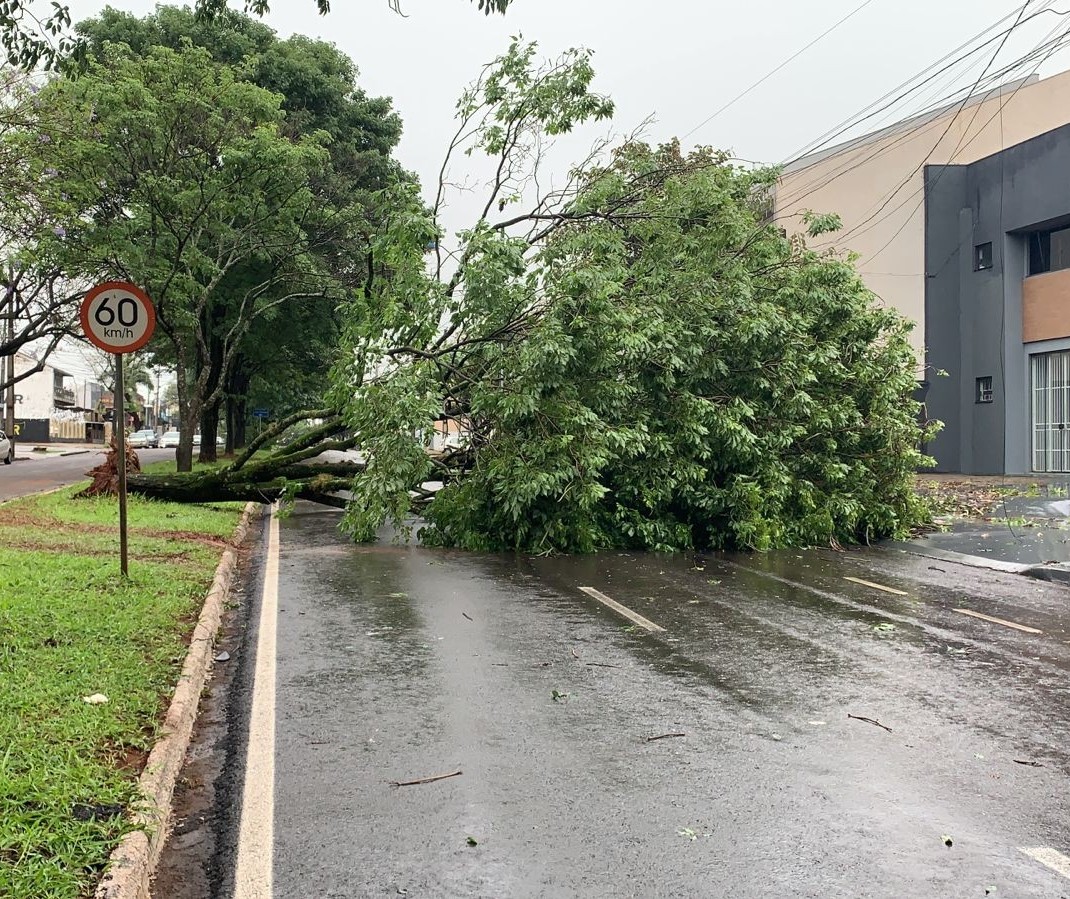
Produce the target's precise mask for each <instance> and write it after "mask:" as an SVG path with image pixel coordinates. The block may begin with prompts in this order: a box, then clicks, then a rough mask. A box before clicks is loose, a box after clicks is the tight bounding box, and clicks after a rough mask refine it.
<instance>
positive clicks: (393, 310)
mask: <svg viewBox="0 0 1070 899" xmlns="http://www.w3.org/2000/svg"><path fill="white" fill-rule="evenodd" d="M533 52H534V48H533V47H532V46H531V45H523V44H519V43H516V44H514V45H513V47H512V48H511V49H510V51H509V53H507V54H506V55H505V56H503V57H502V58H501V59H499V60H498V61H497V63H496V64H495V65H494V66H492V67H490V68H489V69H488V70H487V72H486V73H485V74H484V77H483V79H482V80H481V82H480V83H479V85H477V87H476V88H475V90H474V91H473V92H471V93H470V94H469V95H468V96H467V97H466V99H465V100H464V101H463V102H462V104H461V116H462V118H464V117H473V118H474V119H475V121H477V122H479V123H480V124H479V126H478V127H477V128H476V130H475V136H474V138H473V139H472V144H471V145H472V146H474V147H475V148H476V149H477V150H481V151H483V152H485V153H487V154H489V155H490V156H491V157H493V158H494V159H496V160H498V162H499V163H500V164H499V165H498V166H497V171H499V172H509V173H512V174H511V176H510V177H507V178H498V179H496V180H495V181H493V182H492V184H491V187H490V192H489V197H488V202H487V206H486V210H485V212H484V217H483V218H481V219H480V221H478V222H477V223H476V224H475V226H474V227H473V228H472V229H471V230H469V231H467V232H465V233H464V234H463V235H462V242H461V249H460V250H459V251H458V253H457V256H458V257H459V259H460V262H459V265H458V266H457V267H456V269H455V270H454V271H453V272H452V273H450V274H448V275H447V274H446V273H445V272H443V271H442V270H441V267H438V268H439V270H438V271H435V268H436V267H435V266H431V267H428V266H427V265H426V264H425V263H424V260H423V256H422V254H423V252H424V249H425V247H426V245H427V243H428V240H429V239H432V240H434V239H436V237H437V235H438V224H437V222H436V221H435V220H434V218H433V216H432V215H429V214H421V208H420V206H419V204H418V203H417V202H416V201H415V199H413V200H412V202H410V204H409V206H408V210H407V214H404V215H398V216H395V217H394V220H393V229H392V231H391V233H390V234H389V235H388V236H387V237H386V238H385V239H384V241H383V242H382V244H381V245H380V246H379V247H378V252H379V254H380V259H381V260H382V264H383V267H384V269H385V270H387V271H388V272H389V276H388V277H385V278H383V279H381V280H380V281H379V282H378V283H379V285H380V288H379V290H377V291H376V292H375V293H374V294H373V295H372V296H371V297H370V298H369V299H368V300H367V301H366V302H364V303H363V304H361V306H360V307H359V308H357V309H355V310H354V320H353V325H352V328H351V332H350V336H351V341H352V346H353V353H352V357H351V358H352V360H353V362H352V363H350V364H348V365H347V366H345V368H344V370H340V375H339V385H338V397H339V400H340V402H342V403H343V404H344V407H345V409H346V415H347V421H348V423H349V424H350V426H351V427H352V428H353V429H354V430H355V431H356V432H357V433H358V434H359V435H360V443H361V446H362V448H363V450H364V452H365V455H366V458H367V460H368V464H367V470H366V471H365V472H364V473H363V474H362V475H361V476H360V477H358V478H357V479H356V482H355V484H354V501H353V502H352V503H351V504H350V507H349V512H348V515H347V526H348V527H349V529H350V530H351V532H352V533H353V534H354V535H355V536H356V537H357V538H358V539H370V538H371V537H372V536H373V535H374V534H375V532H376V531H377V530H378V529H379V527H380V526H381V525H382V523H383V522H384V521H392V522H393V523H394V524H395V525H396V526H398V527H402V528H404V527H405V526H406V524H407V523H408V521H409V516H410V514H411V511H410V510H411V507H412V505H413V503H412V495H411V492H410V491H411V489H412V488H413V486H414V485H417V484H421V483H424V482H428V481H432V480H440V481H442V482H443V483H444V487H443V488H442V489H441V490H440V491H438V492H435V493H427V494H423V495H422V496H421V500H420V502H419V503H418V505H419V506H420V511H421V513H422V515H423V516H424V519H425V520H426V522H427V525H426V527H425V528H424V529H423V534H422V537H423V539H424V540H425V541H429V542H435V543H442V544H447V545H453V546H461V547H465V548H469V549H522V550H527V551H533V552H547V551H591V550H596V549H602V548H635V549H659V550H679V549H690V548H709V547H717V548H719V547H746V548H755V549H767V548H770V547H775V546H784V545H799V544H809V543H821V544H828V543H830V542H836V541H857V540H867V539H873V538H876V537H881V536H885V535H888V534H893V533H902V532H903V531H904V530H905V529H907V528H909V527H910V526H911V525H912V524H913V523H914V522H915V521H916V520H917V518H918V517H919V515H921V514H922V509H921V507H920V505H919V504H918V503H917V501H916V499H915V497H914V493H913V490H912V475H913V472H914V471H915V469H916V468H917V467H918V466H919V465H920V464H921V463H922V462H923V461H924V459H923V457H922V456H921V454H920V453H919V452H918V446H919V444H920V442H921V439H922V436H923V432H922V429H921V427H920V426H919V423H918V421H919V411H920V410H919V406H918V404H917V403H915V402H914V401H913V398H912V394H913V391H914V389H915V386H916V384H915V380H914V357H913V354H912V352H911V350H910V346H909V344H908V341H907V336H906V335H907V332H908V329H909V325H908V323H907V322H906V321H905V320H904V319H903V318H902V317H900V316H899V315H898V314H897V313H895V312H893V311H890V310H887V309H882V308H880V307H879V306H878V304H877V303H876V302H875V297H874V296H873V295H872V294H871V293H870V292H869V291H868V290H867V289H866V288H865V286H864V285H863V283H862V281H861V279H860V278H859V276H858V274H857V273H856V271H855V269H854V267H853V265H852V263H851V262H850V260H846V259H841V258H838V257H835V256H832V255H819V254H817V253H815V252H813V251H811V250H809V249H807V247H806V246H805V243H804V242H803V241H801V240H797V239H795V240H793V239H789V238H788V237H786V236H784V235H783V234H782V233H781V232H780V231H779V230H778V229H777V228H776V227H775V226H774V225H773V224H772V223H771V222H768V221H766V220H764V218H763V210H764V208H765V205H766V204H765V202H764V200H765V197H766V196H767V194H768V191H769V190H770V189H771V187H772V185H773V183H774V181H775V177H776V173H775V171H773V170H770V169H757V170H744V169H741V168H738V167H736V166H734V165H732V164H731V163H730V161H729V159H728V156H727V155H726V154H722V153H717V152H714V151H711V150H706V149H699V150H696V151H694V152H692V153H690V154H683V153H682V152H681V151H680V148H679V146H678V145H677V144H675V143H670V144H667V145H665V146H661V147H650V146H647V145H646V144H643V143H641V142H639V141H634V140H633V141H627V142H625V143H624V144H623V145H621V146H619V147H617V148H616V149H615V150H614V151H613V153H612V155H611V157H610V158H609V159H608V161H606V162H602V163H599V164H593V165H588V166H586V167H584V168H582V169H581V170H578V171H577V172H576V173H575V174H574V179H573V184H572V186H571V187H570V188H569V189H567V190H566V191H564V192H563V195H561V194H559V195H558V196H556V197H549V198H546V197H543V198H540V199H539V200H538V201H537V202H535V203H534V204H533V205H532V206H530V208H529V209H528V211H526V212H519V213H516V214H512V215H510V216H508V217H506V218H503V219H502V220H501V221H496V222H492V221H491V220H489V219H488V218H487V216H488V214H489V213H490V212H491V211H492V210H494V209H495V208H496V207H497V208H499V209H502V210H504V208H505V207H506V206H509V207H513V206H514V205H515V203H516V202H519V201H520V200H522V199H523V198H522V196H521V195H520V194H519V193H518V190H519V187H518V186H519V185H522V184H523V183H525V179H526V178H527V177H528V175H530V169H529V168H526V164H527V161H528V160H531V159H533V158H534V157H533V155H532V153H531V148H532V147H533V146H536V145H537V144H538V142H539V141H540V140H541V139H542V138H543V137H544V136H545V135H546V134H553V133H560V132H563V131H568V130H570V129H571V128H572V127H573V126H574V125H576V124H578V123H580V122H582V121H584V120H586V119H589V118H598V117H602V116H604V115H607V114H608V112H609V109H610V107H609V105H608V102H607V101H606V100H605V99H604V98H601V97H598V96H597V95H595V94H592V93H591V92H590V91H589V83H590V79H591V76H592V71H591V68H590V65H589V59H588V58H587V56H586V54H583V53H573V54H568V55H566V57H564V58H563V59H562V60H559V61H558V62H557V63H555V64H552V65H549V66H546V67H542V68H539V67H537V66H536V65H535V64H534V62H533ZM503 200H504V201H505V202H502V201H503ZM398 202H399V205H400V203H401V201H400V200H399V201H398ZM429 270H430V273H429ZM436 422H438V423H439V424H438V427H439V429H440V430H441V429H442V428H443V426H444V425H443V423H444V422H452V427H453V428H454V429H455V430H456V431H458V432H459V443H460V446H459V447H458V448H456V449H453V450H452V451H450V452H447V453H446V454H444V455H437V456H436V455H435V454H429V453H428V438H427V435H428V434H429V433H431V432H432V431H433V428H434V427H435V423H436Z"/></svg>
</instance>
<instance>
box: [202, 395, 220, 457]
mask: <svg viewBox="0 0 1070 899" xmlns="http://www.w3.org/2000/svg"><path fill="white" fill-rule="evenodd" d="M218 434H219V403H218V402H216V403H213V404H212V405H211V406H205V407H204V409H203V410H202V411H201V452H200V455H199V456H198V461H200V462H215V461H216V442H215V441H216V437H217V435H218Z"/></svg>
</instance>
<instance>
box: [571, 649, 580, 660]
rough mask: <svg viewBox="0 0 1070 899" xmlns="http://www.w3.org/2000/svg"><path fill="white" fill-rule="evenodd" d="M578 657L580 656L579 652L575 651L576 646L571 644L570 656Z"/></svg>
mask: <svg viewBox="0 0 1070 899" xmlns="http://www.w3.org/2000/svg"><path fill="white" fill-rule="evenodd" d="M579 657H580V654H579V653H578V652H576V647H575V646H573V647H572V658H574V659H578V658H579Z"/></svg>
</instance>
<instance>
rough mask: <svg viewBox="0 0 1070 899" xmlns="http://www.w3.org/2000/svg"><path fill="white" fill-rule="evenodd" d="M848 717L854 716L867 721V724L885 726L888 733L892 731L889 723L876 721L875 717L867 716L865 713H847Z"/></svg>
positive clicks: (858, 719)
mask: <svg viewBox="0 0 1070 899" xmlns="http://www.w3.org/2000/svg"><path fill="white" fill-rule="evenodd" d="M847 717H848V718H852V719H854V720H855V721H865V722H866V724H872V725H874V726H876V727H880V728H883V729H884V730H886V731H888V733H891V732H892V729H891V728H890V727H888V725H887V724H881V723H880V722H879V721H876V720H874V719H873V718H866V717H865V716H864V715H852V714H851V713H850V712H848V713H847Z"/></svg>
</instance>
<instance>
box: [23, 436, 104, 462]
mask: <svg viewBox="0 0 1070 899" xmlns="http://www.w3.org/2000/svg"><path fill="white" fill-rule="evenodd" d="M104 450H105V447H104V445H103V444H102V443H38V444H31V443H22V444H20V443H19V442H18V441H16V442H15V461H37V460H41V459H56V458H59V457H60V456H83V455H85V454H87V453H95V452H100V453H102V452H104Z"/></svg>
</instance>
